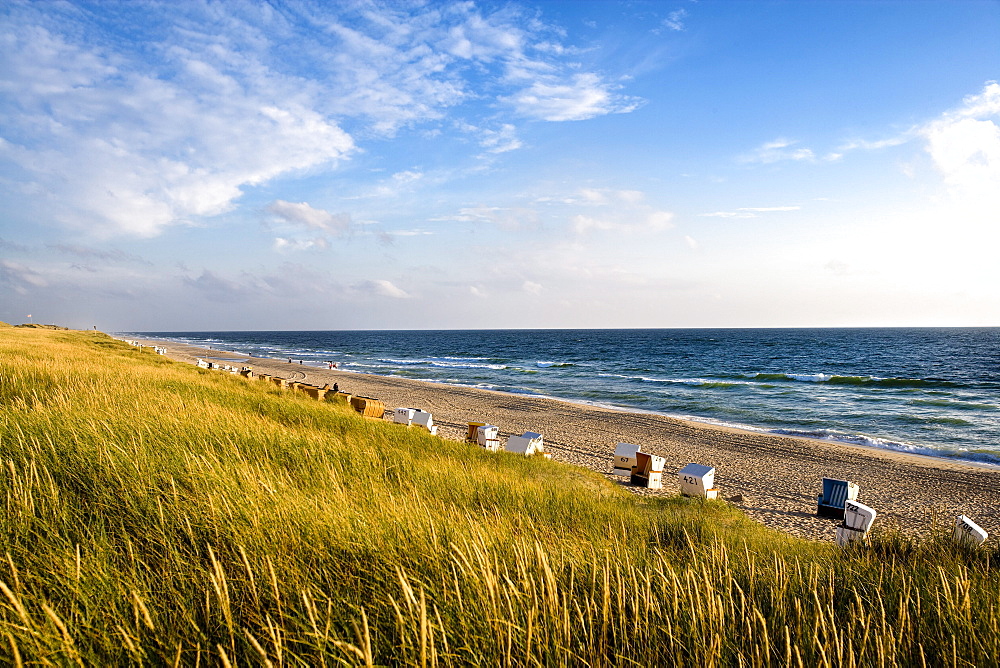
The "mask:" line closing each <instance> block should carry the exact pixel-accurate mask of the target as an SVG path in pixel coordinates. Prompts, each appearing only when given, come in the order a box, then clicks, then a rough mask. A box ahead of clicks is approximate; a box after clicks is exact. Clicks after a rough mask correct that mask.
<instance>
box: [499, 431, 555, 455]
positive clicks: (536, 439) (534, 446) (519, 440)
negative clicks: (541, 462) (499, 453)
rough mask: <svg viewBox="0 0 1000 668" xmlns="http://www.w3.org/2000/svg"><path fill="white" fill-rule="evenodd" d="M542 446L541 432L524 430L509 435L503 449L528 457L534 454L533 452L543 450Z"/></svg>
mask: <svg viewBox="0 0 1000 668" xmlns="http://www.w3.org/2000/svg"><path fill="white" fill-rule="evenodd" d="M544 447H545V446H544V443H543V441H542V435H541V434H539V433H537V432H534V431H526V432H524V433H523V434H521V435H520V436H511V437H510V438H508V439H507V445H506V447H505V448H504V450H506V451H507V452H512V453H514V454H518V455H524V456H525V457H528V456H531V455H533V454H535V452H538V451H544Z"/></svg>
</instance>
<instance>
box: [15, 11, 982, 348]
mask: <svg viewBox="0 0 1000 668" xmlns="http://www.w3.org/2000/svg"><path fill="white" fill-rule="evenodd" d="M998 80H1000V2H997V1H995V0H990V1H987V0H976V1H962V0H947V1H944V2H937V1H932V0H920V1H911V0H907V1H902V2H846V1H844V2H832V1H831V2H823V1H821V0H820V1H813V2H758V1H754V0H742V1H738V2H737V1H725V2H722V1H717V0H715V1H713V0H700V1H697V2H695V1H693V0H676V1H675V0H658V1H656V2H641V1H629V2H613V1H611V0H607V1H599V0H590V1H585V2H571V1H567V0H563V1H559V2H502V3H501V2H406V1H403V0H399V1H393V2H350V1H344V2H336V3H328V2H319V1H307V0H301V1H300V0H287V1H282V2H260V1H258V2H236V1H225V2H203V1H195V0H170V1H162V2H146V1H144V0H131V1H129V2H113V1H109V0H102V1H100V2H59V1H56V0H50V1H36V2H21V1H18V0H7V1H5V2H4V3H3V4H2V7H0V321H5V322H10V323H22V322H28V321H31V322H41V323H55V324H60V325H65V326H69V327H74V328H91V327H97V328H98V329H100V330H103V331H109V332H113V331H210V330H326V329H456V328H457V329H481V328H551V327H566V328H614V327H841V326H844V327H857V326H1000V243H998V242H1000V83H998Z"/></svg>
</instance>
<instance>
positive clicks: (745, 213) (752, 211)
mask: <svg viewBox="0 0 1000 668" xmlns="http://www.w3.org/2000/svg"><path fill="white" fill-rule="evenodd" d="M801 208H802V207H800V206H743V207H740V208H738V209H736V210H735V211H715V212H713V213H702V214H699V215H701V216H702V217H704V218H758V217H759V216H758V215H757V214H759V213H774V212H781V211H798V210H799V209H801Z"/></svg>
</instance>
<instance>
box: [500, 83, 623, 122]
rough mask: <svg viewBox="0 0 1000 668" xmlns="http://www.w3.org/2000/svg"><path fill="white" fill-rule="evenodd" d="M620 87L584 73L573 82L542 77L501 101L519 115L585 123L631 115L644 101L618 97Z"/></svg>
mask: <svg viewBox="0 0 1000 668" xmlns="http://www.w3.org/2000/svg"><path fill="white" fill-rule="evenodd" d="M616 91H617V86H615V85H613V84H611V83H609V82H607V81H604V80H602V79H601V78H600V77H599V76H598V75H596V74H593V73H590V72H583V73H580V74H576V75H574V76H573V77H572V79H571V80H569V81H566V80H564V79H557V78H555V77H548V76H546V77H542V78H541V79H540V80H538V81H535V82H534V83H532V84H531V85H530V86H529V87H527V88H525V89H523V90H521V91H519V92H517V93H515V94H514V95H511V96H509V97H505V98H501V99H502V100H504V101H506V102H509V103H510V104H511V105H512V106H513V107H514V109H515V110H517V112H518V113H519V114H521V115H523V116H527V117H529V118H537V119H541V120H545V121H582V120H585V119H588V118H594V117H595V116H604V115H606V114H613V113H628V112H630V111H633V110H635V109H636V108H637V107H638V106H639V104H640V101H639V100H638V99H634V98H629V97H625V96H622V95H620V94H618V93H617V92H616Z"/></svg>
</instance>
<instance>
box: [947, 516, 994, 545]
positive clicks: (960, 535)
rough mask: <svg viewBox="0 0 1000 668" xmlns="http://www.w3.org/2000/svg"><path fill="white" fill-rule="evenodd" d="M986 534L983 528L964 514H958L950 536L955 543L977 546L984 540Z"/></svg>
mask: <svg viewBox="0 0 1000 668" xmlns="http://www.w3.org/2000/svg"><path fill="white" fill-rule="evenodd" d="M988 535H989V534H987V533H986V530H985V529H983V528H982V527H981V526H979V525H978V524H976V523H975V522H973V521H972V520H970V519H969V518H968V517H966V516H965V515H959V516H958V518H957V519H956V520H955V531H954V532H953V533H952V538H953V539H954V540H955V542H956V543H961V544H962V545H968V546H969V547H979V546H980V545H982V544H983V543H985V542H986V537H987V536H988Z"/></svg>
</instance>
